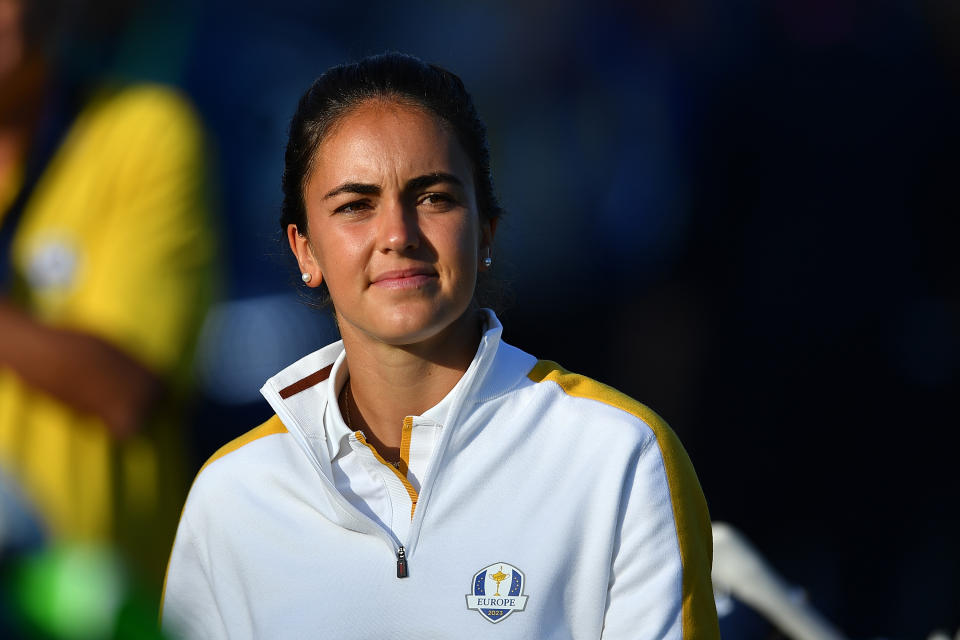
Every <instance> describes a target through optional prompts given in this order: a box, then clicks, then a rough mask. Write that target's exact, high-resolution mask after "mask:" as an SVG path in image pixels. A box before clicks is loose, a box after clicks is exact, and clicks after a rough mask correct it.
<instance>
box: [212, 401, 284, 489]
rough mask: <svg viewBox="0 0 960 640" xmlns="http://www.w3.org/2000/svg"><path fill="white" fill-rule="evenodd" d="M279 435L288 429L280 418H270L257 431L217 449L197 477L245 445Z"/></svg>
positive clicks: (251, 431)
mask: <svg viewBox="0 0 960 640" xmlns="http://www.w3.org/2000/svg"><path fill="white" fill-rule="evenodd" d="M278 433H287V427H286V426H284V424H283V422H281V421H280V417H279V416H277V415H274V416H273V417H272V418H270V419H269V420H267V421H266V422H264V423H263V424H261V425H260V426H259V427H257V428H255V429H251V430H250V431H247V432H246V433H245V434H243V435H242V436H240V437H239V438H234V439H233V440H231V441H230V442H228V443H227V444H225V445H223V446H222V447H220V448H219V449H217V451H216V453H214V454H213V455H212V456H210V458H209V459H208V460H207V461H206V462H205V463H203V466H202V467H200V471H199V472H198V473H197V475H200V473H203V470H204V469H206V468H207V467H208V466H210V463H212V462H216V461H217V460H219V459H220V458H222V457H223V456H225V455H227V454H228V453H233V452H234V451H236V450H237V449H239V448H240V447H242V446H244V445H248V444H250V443H251V442H253V441H254V440H259V439H260V438H264V437H266V436H272V435H276V434H278Z"/></svg>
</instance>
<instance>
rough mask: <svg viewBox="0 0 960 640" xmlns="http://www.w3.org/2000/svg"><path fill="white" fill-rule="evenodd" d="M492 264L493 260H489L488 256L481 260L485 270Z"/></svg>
mask: <svg viewBox="0 0 960 640" xmlns="http://www.w3.org/2000/svg"><path fill="white" fill-rule="evenodd" d="M492 264H493V258H491V257H490V256H487V257H486V258H484V259H483V266H485V267H486V268H487V269H489V268H490V265H492Z"/></svg>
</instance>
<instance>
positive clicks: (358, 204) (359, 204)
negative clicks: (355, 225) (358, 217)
mask: <svg viewBox="0 0 960 640" xmlns="http://www.w3.org/2000/svg"><path fill="white" fill-rule="evenodd" d="M369 208H370V202H369V201H368V200H354V201H353V202H348V203H346V204H342V205H340V206H339V207H337V208H336V209H334V210H333V212H334V213H359V212H361V211H364V210H366V209H369Z"/></svg>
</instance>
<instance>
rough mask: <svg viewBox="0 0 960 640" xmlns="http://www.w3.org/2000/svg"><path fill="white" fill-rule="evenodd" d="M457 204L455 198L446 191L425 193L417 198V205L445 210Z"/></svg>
mask: <svg viewBox="0 0 960 640" xmlns="http://www.w3.org/2000/svg"><path fill="white" fill-rule="evenodd" d="M456 204H457V201H456V199H454V197H453V196H451V195H450V194H448V193H440V192H431V193H425V194H423V195H422V196H420V199H419V200H417V205H418V206H419V205H426V206H428V207H431V208H433V209H439V210H447V209H450V208H452V207H453V206H454V205H456Z"/></svg>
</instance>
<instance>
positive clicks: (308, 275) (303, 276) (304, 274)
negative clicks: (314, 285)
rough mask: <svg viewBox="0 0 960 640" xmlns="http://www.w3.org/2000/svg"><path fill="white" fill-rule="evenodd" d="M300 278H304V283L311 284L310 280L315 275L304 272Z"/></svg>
mask: <svg viewBox="0 0 960 640" xmlns="http://www.w3.org/2000/svg"><path fill="white" fill-rule="evenodd" d="M300 279H301V280H303V284H309V283H310V281H311V280H313V276H311V275H310V274H309V273H302V274H300Z"/></svg>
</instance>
